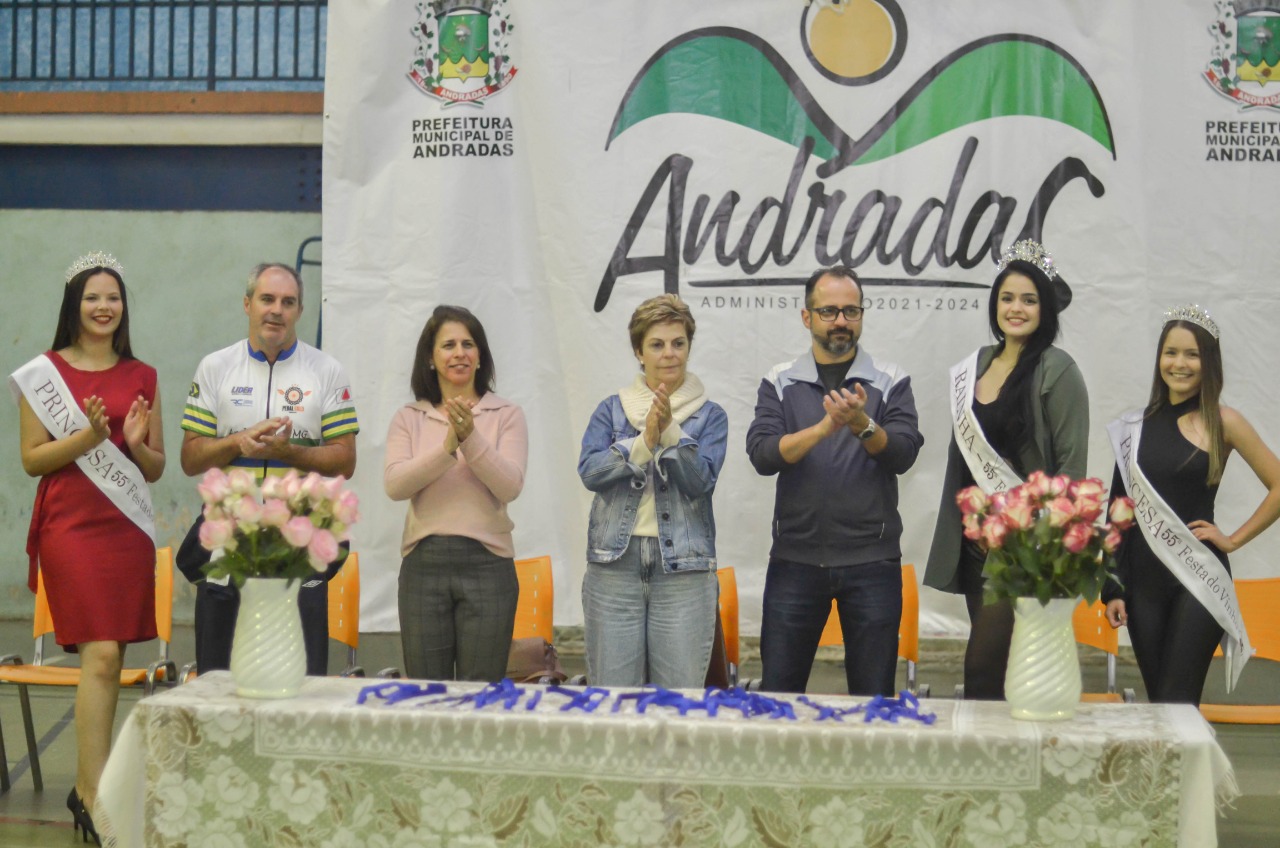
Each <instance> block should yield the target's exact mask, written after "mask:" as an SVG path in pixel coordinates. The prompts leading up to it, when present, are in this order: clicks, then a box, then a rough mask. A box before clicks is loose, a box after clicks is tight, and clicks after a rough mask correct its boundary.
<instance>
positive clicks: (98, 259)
mask: <svg viewBox="0 0 1280 848" xmlns="http://www.w3.org/2000/svg"><path fill="white" fill-rule="evenodd" d="M90 268H110V269H111V270H112V271H115V272H116V273H117V274H119V275H120V276H121V277H123V276H124V266H123V265H121V264H120V260H119V259H116V258H115V257H114V256H112V255H111V254H110V253H103V252H102V251H101V250H95V251H94V252H93V253H86V254H85V255H84V256H81V257H80V258H79V259H77V260H76V261H75V262H72V263H71V264H70V265H69V266H68V267H67V279H66V282H68V283H69V282H71V280H72V279H73V278H74V277H75V275H76V274H79V273H80V272H81V271H88V270H89V269H90Z"/></svg>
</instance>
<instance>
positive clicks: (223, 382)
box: [180, 262, 360, 675]
mask: <svg viewBox="0 0 1280 848" xmlns="http://www.w3.org/2000/svg"><path fill="white" fill-rule="evenodd" d="M244 311H245V314H246V315H247V316H249V338H248V339H247V340H243V341H238V342H236V343H235V344H233V345H231V346H229V347H225V348H223V349H222V350H218V351H215V352H213V353H211V354H209V355H208V356H206V357H205V358H204V359H203V360H201V362H200V365H199V367H198V368H197V369H196V375H195V379H194V380H192V382H191V390H190V393H189V394H188V395H187V403H186V407H185V408H184V410H183V416H182V429H183V430H185V431H186V432H185V434H184V437H183V441H182V470H183V471H184V472H186V473H187V475H189V476H195V475H197V474H203V473H204V472H205V471H208V470H209V469H210V468H223V469H226V470H228V471H230V470H231V469H233V468H242V469H245V470H247V471H251V472H253V474H254V475H255V476H256V477H257V479H258V481H259V482H261V481H262V479H263V477H264V476H266V475H267V474H284V473H285V472H287V471H288V470H289V469H290V468H295V469H297V470H298V471H300V472H309V471H315V472H318V473H320V474H322V475H324V476H326V477H336V476H338V475H342V476H344V477H350V476H351V475H352V473H353V472H354V471H355V468H356V433H358V432H359V430H360V425H359V423H358V422H357V420H356V410H355V402H354V398H353V394H352V391H351V386H350V383H349V382H348V381H347V377H346V374H345V373H344V372H343V370H342V366H341V365H339V364H338V361H337V360H335V359H334V358H333V357H331V356H329V355H328V354H326V353H323V352H322V351H320V350H318V349H317V348H314V347H312V346H311V345H309V344H307V343H306V342H302V341H299V340H298V334H297V331H296V325H297V323H298V318H299V317H300V316H301V315H302V280H301V278H300V277H299V276H298V275H297V273H295V272H294V270H293V269H292V268H290V267H289V266H287V265H282V264H279V263H273V262H271V263H263V264H261V265H258V266H257V267H255V268H254V269H253V272H252V273H251V274H250V275H249V284H248V287H247V289H246V291H245V296H244ZM194 529H195V528H193V531H194ZM188 539H189V540H191V539H193V536H192V535H191V534H189V535H188ZM183 547H184V550H186V549H187V548H188V547H190V546H189V545H185V544H184V546H183ZM180 559H181V557H180ZM180 564H181V563H180ZM184 571H186V572H187V573H188V576H190V571H189V570H188V569H184ZM336 571H337V568H336V567H334V566H331V567H330V569H329V572H328V573H327V574H325V575H324V576H322V577H317V579H313V580H310V581H308V582H306V583H304V584H303V586H302V590H301V591H300V592H299V595H298V607H299V610H300V612H301V615H302V630H303V639H304V641H305V643H306V649H307V674H313V675H323V674H326V673H327V671H328V656H329V628H328V595H329V593H328V585H327V582H326V581H327V580H328V578H330V577H332V576H333V574H334V573H336ZM239 606H240V595H239V592H238V590H237V589H236V587H235V585H234V584H228V583H225V581H224V582H223V583H222V584H219V583H216V582H213V581H210V580H201V581H200V582H199V583H198V584H197V588H196V622H195V623H196V663H197V667H198V670H199V671H200V672H201V673H203V672H206V671H212V670H214V669H225V668H227V667H228V666H229V665H230V661H231V637H232V633H233V632H234V630H235V622H236V615H237V612H238V610H239Z"/></svg>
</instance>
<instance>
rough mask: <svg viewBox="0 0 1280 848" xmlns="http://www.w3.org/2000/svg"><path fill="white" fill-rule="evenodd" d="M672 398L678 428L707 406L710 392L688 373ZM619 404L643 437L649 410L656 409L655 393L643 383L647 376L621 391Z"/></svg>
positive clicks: (639, 378)
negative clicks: (654, 403) (654, 406)
mask: <svg viewBox="0 0 1280 848" xmlns="http://www.w3.org/2000/svg"><path fill="white" fill-rule="evenodd" d="M670 397H671V420H672V421H674V422H675V423H676V424H683V423H684V422H685V421H687V420H688V419H689V416H690V415H693V413H695V412H697V411H698V410H699V409H701V408H702V405H703V404H704V403H706V402H707V391H706V389H704V388H703V386H702V381H701V380H699V379H698V378H697V377H696V376H694V375H693V374H690V373H689V372H688V371H686V372H685V374H684V382H683V383H681V384H680V388H678V389H676V390H675V391H674V392H672V393H671V395H670ZM618 400H619V401H621V402H622V411H623V412H624V413H625V414H626V416H627V420H628V421H630V422H631V426H632V427H635V428H636V429H637V430H639V431H640V432H642V433H643V432H644V425H645V421H646V420H647V419H648V417H649V408H650V407H652V406H653V389H651V388H649V384H648V383H646V382H645V381H644V375H643V374H637V375H636V378H635V380H633V381H632V383H631V385H629V386H627V387H625V388H622V389H618Z"/></svg>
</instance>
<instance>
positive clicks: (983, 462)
mask: <svg viewBox="0 0 1280 848" xmlns="http://www.w3.org/2000/svg"><path fill="white" fill-rule="evenodd" d="M977 386H978V351H974V352H973V354H972V355H971V356H969V357H967V358H966V359H964V360H962V361H961V362H957V363H956V364H955V365H953V366H952V368H951V399H950V402H951V432H952V433H953V434H954V435H955V439H956V447H958V448H959V449H960V455H961V456H963V457H964V461H965V464H966V465H968V466H969V473H970V474H972V475H973V480H974V482H975V483H977V484H978V486H979V487H981V489H982V491H983V492H984V493H985V494H987V495H993V494H995V493H996V492H1005V491H1008V490H1009V489H1012V488H1014V487H1015V486H1019V485H1021V484H1022V478H1021V477H1019V476H1018V474H1017V472H1015V471H1014V470H1013V469H1012V468H1010V467H1009V463H1007V462H1005V459H1004V457H1002V456H1001V455H1000V454H999V453H998V452H997V451H996V449H995V448H993V447H991V443H990V442H989V441H987V436H986V434H985V433H983V432H982V425H980V424H979V423H978V419H977V417H976V416H975V415H974V414H973V393H974V391H975V390H976V389H977Z"/></svg>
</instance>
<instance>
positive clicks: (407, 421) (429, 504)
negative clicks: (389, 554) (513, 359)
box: [382, 392, 529, 557]
mask: <svg viewBox="0 0 1280 848" xmlns="http://www.w3.org/2000/svg"><path fill="white" fill-rule="evenodd" d="M472 412H473V415H474V416H475V429H474V430H473V431H472V433H471V436H470V437H469V438H468V439H467V440H466V441H465V442H463V443H462V445H461V446H460V447H459V448H458V451H457V455H456V456H455V455H451V454H449V453H448V452H446V451H445V449H444V438H445V433H446V432H447V430H448V427H449V425H448V423H447V422H446V420H445V417H444V415H443V414H442V413H440V412H438V411H436V409H435V408H434V407H433V406H432V405H431V403H430V402H429V401H425V400H423V401H416V402H415V403H411V404H409V405H408V406H405V407H403V408H401V409H400V410H399V411H398V412H396V414H395V417H394V418H393V419H392V420H391V428H390V429H389V430H388V431H387V454H386V466H385V468H384V470H383V475H382V485H383V487H384V488H385V489H386V491H387V496H388V497H389V498H391V499H392V500H393V501H403V500H409V501H410V505H409V514H408V515H406V516H405V520H404V538H403V540H402V542H401V544H400V554H401V556H404V555H407V554H408V553H409V551H411V550H413V546H414V545H416V544H417V543H418V542H419V541H421V540H422V539H425V538H426V537H427V536H466V537H468V538H471V539H475V540H476V541H478V542H480V543H481V544H483V545H484V546H485V547H486V548H488V549H489V550H490V551H492V552H493V553H494V554H496V555H498V556H508V557H509V556H515V547H514V545H513V544H512V542H511V529H512V527H514V526H515V525H513V524H512V523H511V519H510V518H508V517H507V504H509V503H511V502H512V501H513V500H515V499H516V496H517V495H519V494H520V490H521V489H522V488H523V487H524V471H525V466H526V464H527V462H528V458H529V430H528V427H527V426H526V424H525V420H524V412H523V411H522V410H521V409H520V407H518V406H516V405H515V404H514V403H512V402H511V401H509V400H506V399H505V398H501V397H499V396H498V395H496V394H494V393H493V392H489V393H488V394H486V395H485V396H484V397H482V398H481V399H480V400H479V402H477V403H476V405H475V407H474V409H473V410H472Z"/></svg>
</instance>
